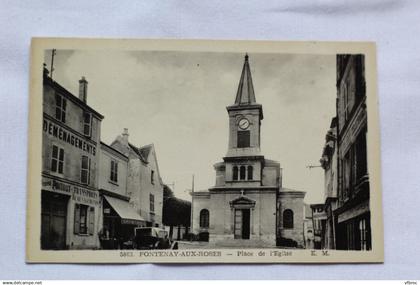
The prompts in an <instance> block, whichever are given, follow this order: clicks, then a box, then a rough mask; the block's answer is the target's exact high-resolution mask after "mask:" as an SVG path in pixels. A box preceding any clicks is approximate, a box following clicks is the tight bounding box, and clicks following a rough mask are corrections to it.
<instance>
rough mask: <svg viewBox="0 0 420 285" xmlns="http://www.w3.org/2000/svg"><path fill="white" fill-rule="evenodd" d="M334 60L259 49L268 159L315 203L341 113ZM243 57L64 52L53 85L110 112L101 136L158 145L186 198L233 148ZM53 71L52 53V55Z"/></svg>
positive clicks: (170, 178) (168, 176) (255, 61)
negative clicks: (82, 85)
mask: <svg viewBox="0 0 420 285" xmlns="http://www.w3.org/2000/svg"><path fill="white" fill-rule="evenodd" d="M335 58H336V57H335V55H310V54H308V55H302V54H281V53H278V54H266V53H250V54H249V63H250V67H251V74H252V79H253V84H254V90H255V97H256V101H257V103H259V104H262V106H263V112H264V119H263V121H262V127H261V128H262V129H261V153H262V154H263V155H264V156H265V157H266V158H267V159H273V160H277V161H278V162H280V164H281V168H282V169H283V187H286V188H292V189H296V190H301V191H306V196H305V202H306V203H322V202H323V200H324V171H323V169H322V168H320V167H317V168H312V169H309V168H307V166H308V165H319V159H320V157H321V153H322V149H323V146H324V143H325V134H326V132H327V131H328V129H329V126H330V122H331V119H332V117H334V116H335V98H336V89H335V83H336V79H335V67H336V62H335ZM243 62H244V54H243V53H220V52H180V51H115V50H98V51H92V50H89V51H87V50H71V51H70V50H57V52H56V55H55V57H54V72H53V79H54V80H55V81H56V82H58V83H59V84H61V85H62V86H63V87H64V88H66V89H67V90H69V91H70V92H72V93H73V94H75V95H76V96H77V95H78V80H79V79H80V78H81V76H85V77H86V79H87V81H88V82H89V86H88V97H87V103H88V105H90V106H91V107H92V108H94V109H95V110H96V111H98V112H99V113H101V114H102V115H104V116H105V118H104V120H103V121H102V125H101V140H102V141H103V142H105V143H107V144H110V143H111V142H112V141H113V140H114V139H115V138H116V137H117V136H118V135H119V134H121V133H122V131H123V128H128V131H129V141H130V142H131V143H132V144H134V145H136V146H143V145H147V144H150V143H153V144H154V146H155V149H156V153H157V159H158V164H159V170H160V175H161V177H162V180H163V181H164V183H166V184H168V185H170V187H171V188H172V189H173V190H174V193H175V195H176V196H177V197H179V198H182V199H187V200H191V197H190V195H189V194H188V191H189V190H190V189H191V184H192V175H194V177H195V190H196V191H197V190H206V189H208V188H209V187H211V186H214V184H215V171H214V168H213V164H215V163H216V162H219V161H222V158H223V156H225V155H226V153H227V147H228V114H227V111H226V106H228V105H231V104H233V103H234V100H235V96H236V91H237V88H238V83H239V79H240V75H241V71H242V66H243ZM45 63H46V64H47V68H48V69H50V65H51V51H46V52H45Z"/></svg>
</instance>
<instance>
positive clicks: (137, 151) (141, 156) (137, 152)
mask: <svg viewBox="0 0 420 285" xmlns="http://www.w3.org/2000/svg"><path fill="white" fill-rule="evenodd" d="M128 145H129V146H130V148H131V149H132V150H133V151H134V152H135V153H136V154H137V156H138V157H139V158H140V160H141V161H143V162H147V160H146V159H145V158H144V157H143V154H142V153H141V151H140V149H139V148H138V147H136V146H134V145H132V144H131V143H129V144H128Z"/></svg>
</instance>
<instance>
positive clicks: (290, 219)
mask: <svg viewBox="0 0 420 285" xmlns="http://www.w3.org/2000/svg"><path fill="white" fill-rule="evenodd" d="M226 109H227V112H228V116H229V143H228V151H227V154H226V156H225V157H223V161H221V162H218V163H216V164H215V165H214V169H215V171H216V182H215V185H214V186H213V187H211V188H209V189H208V190H206V191H196V192H193V193H192V214H191V216H192V219H191V220H192V231H193V232H194V233H195V234H197V235H199V236H200V237H202V238H204V239H207V238H208V241H209V242H210V243H211V244H212V245H214V246H235V245H240V246H246V245H249V246H253V247H274V246H276V245H286V246H303V220H304V217H303V211H304V210H303V207H304V204H303V198H304V196H305V192H302V191H296V190H292V189H285V188H282V172H281V168H280V163H278V162H276V161H274V160H269V159H266V158H265V156H264V155H263V154H262V153H261V148H260V145H261V121H262V120H263V118H264V116H263V108H262V105H261V104H258V103H257V102H256V99H255V93H254V87H253V84H252V77H251V71H250V66H249V60H248V55H246V56H245V62H244V65H243V68H242V74H241V78H240V81H239V86H238V91H237V94H236V98H235V102H234V104H233V105H230V106H228V107H227V108H226Z"/></svg>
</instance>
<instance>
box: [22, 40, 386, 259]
mask: <svg viewBox="0 0 420 285" xmlns="http://www.w3.org/2000/svg"><path fill="white" fill-rule="evenodd" d="M130 43H132V44H127V41H126V42H119V41H118V40H115V41H110V44H109V42H107V41H103V42H101V41H100V40H99V41H94V40H77V41H76V40H75V41H74V42H71V41H70V40H64V39H63V40H60V39H53V40H51V39H50V40H48V39H35V40H34V41H33V43H32V67H31V68H32V77H31V82H32V84H33V85H32V86H31V112H30V120H31V121H30V136H29V144H32V146H30V149H29V156H30V161H29V165H30V166H29V170H30V171H29V174H28V175H29V176H28V187H29V189H28V195H29V196H28V199H29V200H28V233H27V244H28V249H27V250H28V252H27V258H28V261H30V262H31V261H33V262H43V261H49V262H54V261H55V260H58V261H60V262H91V261H92V262H239V263H241V262H254V263H259V262H262V263H264V262H381V261H382V260H383V232H382V210H381V199H380V197H381V187H380V169H379V152H378V149H379V147H380V146H379V129H378V122H377V120H378V114H377V109H376V108H377V97H376V96H377V95H376V78H375V77H376V66H375V62H376V58H375V56H376V55H375V46H374V44H371V43H358V44H356V43H353V44H346V43H336V44H334V43H322V42H321V43H318V44H317V43H304V42H302V43H281V42H277V43H270V42H260V43H257V42H252V43H250V42H225V43H223V41H220V42H219V41H213V42H200V41H196V42H195V41H188V42H183V41H172V42H171V41H149V42H147V41H134V40H133V41H132V42H130ZM171 43H175V44H174V45H172V46H171ZM107 256H110V257H109V258H107Z"/></svg>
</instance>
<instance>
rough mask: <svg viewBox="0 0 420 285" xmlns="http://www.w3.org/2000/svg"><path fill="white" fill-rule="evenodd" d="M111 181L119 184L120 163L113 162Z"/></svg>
mask: <svg viewBox="0 0 420 285" xmlns="http://www.w3.org/2000/svg"><path fill="white" fill-rule="evenodd" d="M109 179H110V180H111V181H113V182H118V162H117V161H115V160H111V174H110V177H109Z"/></svg>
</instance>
